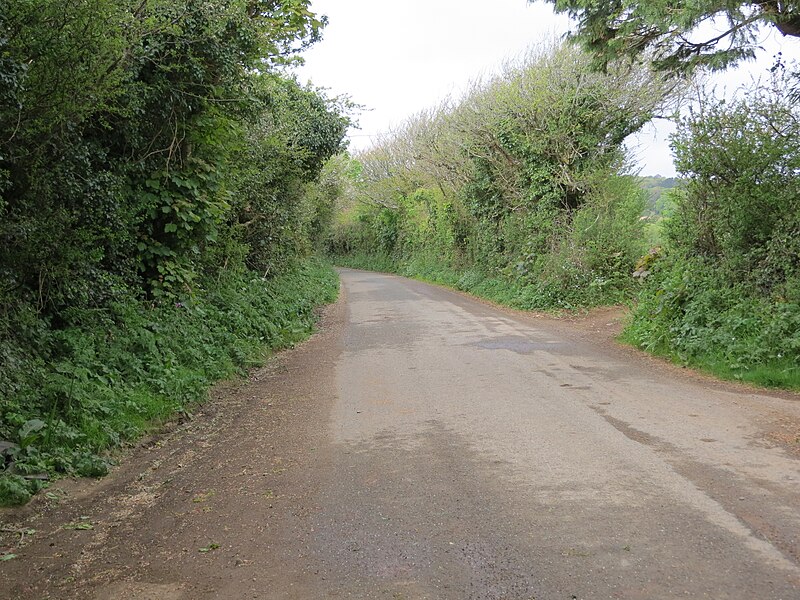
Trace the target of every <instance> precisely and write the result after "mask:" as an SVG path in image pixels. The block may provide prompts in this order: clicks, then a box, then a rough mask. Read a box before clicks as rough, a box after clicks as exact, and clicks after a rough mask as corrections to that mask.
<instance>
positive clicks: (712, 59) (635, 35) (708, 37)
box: [548, 0, 800, 72]
mask: <svg viewBox="0 0 800 600" xmlns="http://www.w3.org/2000/svg"><path fill="white" fill-rule="evenodd" d="M548 2H550V3H551V4H553V5H554V6H555V10H556V11H557V12H560V13H567V14H569V15H570V16H571V17H573V18H575V19H577V21H578V29H577V31H575V32H574V33H573V34H572V37H573V38H574V39H576V40H577V41H578V42H580V43H581V45H582V46H583V47H584V48H585V49H586V50H589V51H590V52H591V53H592V54H593V56H594V57H595V61H596V66H597V67H599V68H605V67H606V65H607V64H608V62H609V61H611V60H613V59H614V58H618V57H623V56H627V57H632V58H640V57H642V55H643V54H645V53H649V56H650V58H651V59H652V62H653V64H654V66H655V67H656V68H658V69H662V70H668V71H674V72H690V71H692V70H694V69H696V68H697V67H701V66H702V67H706V68H710V69H712V70H719V69H724V68H726V67H728V66H731V65H734V64H736V63H738V62H740V61H742V60H746V59H749V58H752V57H753V56H754V52H755V50H756V49H757V48H758V37H757V36H758V33H759V31H760V30H761V29H762V28H763V27H764V26H770V27H774V28H776V29H777V30H778V31H780V32H781V33H782V34H783V35H786V36H793V37H800V3H798V2H791V1H789V2H784V1H782V0H772V1H768V2H725V1H722V0H705V1H699V2H698V1H687V0H682V1H680V2H665V1H664V0H657V1H652V2H633V1H632V0H612V1H609V2H598V1H597V0H548Z"/></svg>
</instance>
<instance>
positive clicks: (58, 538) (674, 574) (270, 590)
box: [0, 270, 800, 600]
mask: <svg viewBox="0 0 800 600" xmlns="http://www.w3.org/2000/svg"><path fill="white" fill-rule="evenodd" d="M342 281H343V287H342V297H341V298H340V301H339V303H338V304H336V305H334V306H333V307H330V308H329V309H328V310H327V311H326V313H325V316H324V318H323V320H322V323H321V332H320V333H319V334H318V335H316V336H315V337H314V338H312V339H311V340H310V341H309V342H307V343H305V344H303V345H301V346H300V347H298V348H296V349H294V350H292V351H289V352H286V353H283V354H281V355H280V356H278V357H277V358H276V359H274V360H273V361H271V362H270V364H269V365H268V366H267V367H265V368H264V369H261V370H259V371H257V372H256V373H254V374H253V376H252V377H251V379H250V381H248V382H245V383H240V384H235V385H233V384H231V385H228V386H226V387H224V388H221V389H220V390H218V391H217V393H216V394H215V397H214V398H213V399H212V401H211V402H209V403H208V404H207V405H206V406H205V407H204V408H203V410H202V412H200V413H198V414H197V415H195V416H194V418H193V419H192V420H190V421H188V422H186V423H183V424H181V425H179V426H176V427H174V428H173V429H172V430H171V431H170V432H169V433H166V434H163V435H160V436H157V437H154V438H153V439H152V440H150V441H149V442H148V443H145V444H143V445H142V446H141V447H139V448H137V449H135V450H134V451H132V452H131V453H130V454H129V455H128V456H127V457H126V458H125V460H124V462H123V464H122V466H121V467H120V468H118V469H117V470H116V471H115V473H114V474H112V475H111V476H110V477H109V478H106V479H104V480H102V481H100V482H94V483H87V482H65V483H63V484H61V485H60V486H59V487H60V488H61V489H63V490H64V491H63V493H60V492H56V493H51V495H50V498H46V497H44V496H41V497H39V498H38V499H37V500H36V501H35V502H34V503H32V504H31V505H30V506H29V507H26V508H25V509H23V510H16V511H4V512H0V520H2V521H3V522H4V528H5V529H8V530H13V529H19V530H24V529H35V530H36V532H35V533H33V534H29V535H27V536H26V539H25V540H24V541H23V544H22V545H21V546H20V548H19V549H18V550H17V551H16V552H17V554H18V558H16V559H14V560H10V561H7V562H3V563H0V597H2V598H9V599H10V598H20V599H28V598H31V599H33V598H36V599H40V598H82V599H87V598H97V599H99V600H112V599H114V600H116V599H127V598H130V599H142V600H144V599H148V600H150V599H152V600H155V599H159V600H195V599H207V598H208V599H210V598H219V599H239V598H264V599H276V600H284V599H286V600H288V599H293V600H294V599H297V600H306V599H310V600H314V599H317V598H320V599H323V598H356V599H359V598H364V599H366V598H379V599H387V600H400V599H423V598H428V599H440V598H441V599H453V600H466V599H508V600H531V599H535V600H572V599H576V598H577V599H580V600H585V599H586V600H588V599H594V598H625V599H648V600H650V599H661V598H711V599H715V600H722V599H732V598H735V599H743V600H745V599H746V600H773V599H774V600H778V599H782V600H796V599H798V598H800V402H798V397H797V396H793V395H792V394H788V393H770V392H758V391H754V390H753V389H749V388H746V387H743V386H737V385H735V384H724V383H718V382H714V381H713V380H711V379H709V378H706V377H703V376H697V375H693V374H691V373H688V372H687V371H686V370H681V369H679V368H677V367H673V366H671V365H666V364H664V363H663V362H662V361H659V360H656V359H652V358H649V357H647V356H645V355H643V354H640V353H638V352H636V351H634V350H632V349H627V348H624V347H621V346H618V345H617V344H615V343H614V342H613V340H612V337H613V335H612V332H613V331H616V330H617V329H618V327H619V325H618V323H617V320H618V319H617V316H616V313H613V312H609V311H601V312H599V313H595V314H594V315H590V316H589V317H587V318H583V319H573V320H557V319H552V318H548V317H541V316H535V315H526V314H522V313H517V312H514V311H508V310H503V309H498V308H495V307H493V306H490V305H488V304H486V303H482V302H479V301H476V300H473V299H471V298H468V297H465V296H463V295H461V294H457V293H455V292H451V291H447V290H444V289H441V288H438V287H434V286H429V285H426V284H423V283H419V282H415V281H410V280H407V279H403V278H400V277H393V276H386V275H379V274H374V273H365V272H359V271H350V270H343V271H342ZM80 523H89V524H90V525H91V529H88V528H87V529H80V528H78V529H76V528H74V527H75V526H76V525H77V524H80ZM65 525H66V528H65V527H64V526H65ZM3 535H4V537H3V538H2V539H3V541H4V543H5V544H6V545H8V544H10V543H12V542H13V540H14V539H15V538H14V536H19V535H20V534H14V533H11V532H6V533H4V534H3Z"/></svg>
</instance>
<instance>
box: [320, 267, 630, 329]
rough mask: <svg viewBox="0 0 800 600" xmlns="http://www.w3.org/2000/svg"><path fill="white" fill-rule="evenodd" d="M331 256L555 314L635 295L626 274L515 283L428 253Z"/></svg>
mask: <svg viewBox="0 0 800 600" xmlns="http://www.w3.org/2000/svg"><path fill="white" fill-rule="evenodd" d="M329 258H330V260H331V261H332V262H333V263H334V264H336V265H337V266H340V267H350V268H353V269H363V270H366V271H378V272H382V273H395V274H398V275H403V276H404V277H410V278H412V279H418V280H420V281H427V282H430V283H436V284H439V285H444V286H445V287H450V288H453V289H456V290H460V291H462V292H467V293H469V294H472V295H473V296H478V297H480V298H484V299H486V300H491V301H492V302H496V303H497V304H501V305H503V306H508V307H510V308H515V309H518V310H535V311H542V312H550V313H555V314H557V313H561V312H564V311H578V310H584V309H587V308H593V307H597V306H613V305H618V304H626V303H628V302H630V300H631V298H632V293H631V290H632V289H633V287H634V286H632V285H631V283H630V282H629V281H625V280H624V278H623V277H620V278H619V280H609V281H603V282H600V283H598V280H596V279H588V280H587V279H583V278H581V277H580V276H579V277H576V278H574V279H566V280H565V279H561V280H550V281H544V282H540V283H538V284H531V283H516V282H513V281H509V280H507V279H503V278H500V277H496V276H492V275H488V274H486V273H483V272H482V271H481V270H479V269H475V268H472V269H465V270H456V269H453V268H452V267H449V266H447V265H444V264H442V263H441V262H440V261H437V260H435V259H430V258H428V257H414V258H411V259H408V260H398V259H395V258H393V257H391V256H387V255H385V254H375V255H370V254H348V255H334V256H331V257H329ZM628 279H630V278H629V277H628Z"/></svg>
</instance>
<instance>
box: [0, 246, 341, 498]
mask: <svg viewBox="0 0 800 600" xmlns="http://www.w3.org/2000/svg"><path fill="white" fill-rule="evenodd" d="M208 284H209V285H208V290H207V292H206V293H205V294H203V296H202V297H200V296H198V297H196V298H194V299H192V300H188V301H185V302H182V303H170V304H163V305H160V306H157V307H147V306H143V305H142V304H141V303H125V304H116V305H113V306H110V307H108V309H106V310H103V311H86V312H84V313H82V314H80V315H76V316H75V318H74V319H73V323H72V324H71V325H70V326H69V327H66V328H64V329H60V330H53V329H50V328H48V327H47V326H46V325H44V324H41V323H38V324H37V323H33V324H32V326H34V327H38V331H36V333H35V335H34V338H33V339H35V345H31V346H30V347H28V348H26V349H25V350H26V352H25V353H24V354H22V355H18V356H17V357H16V360H17V362H16V363H15V364H14V365H13V366H14V368H13V369H7V370H3V371H2V373H0V390H2V391H3V394H2V396H0V410H2V413H3V415H4V417H3V420H2V423H0V438H2V439H5V440H14V441H15V442H16V444H17V446H18V447H17V448H13V449H6V451H5V458H6V460H7V461H8V463H9V464H7V471H10V472H11V473H7V474H6V475H5V476H3V477H0V505H2V504H14V503H20V502H24V501H26V500H27V499H28V497H29V495H30V493H31V492H33V491H35V490H36V489H37V487H39V485H40V484H41V480H39V479H36V478H32V479H25V477H26V476H31V475H39V474H42V473H49V474H53V475H59V474H60V475H79V476H98V475H103V474H104V473H105V472H106V470H107V468H108V462H107V458H106V452H107V451H108V450H111V449H113V448H115V447H118V446H120V445H124V444H125V443H128V442H130V441H132V440H135V439H136V438H137V437H138V436H140V435H141V434H142V433H143V432H146V431H149V430H151V429H152V428H153V427H157V426H158V425H159V424H160V423H161V422H163V421H164V420H165V419H169V418H170V417H172V416H173V415H174V414H176V413H182V412H189V411H191V409H192V406H193V405H195V404H197V403H198V402H201V401H202V400H203V399H204V398H205V396H206V392H207V391H208V389H209V387H210V386H211V385H212V384H213V383H215V382H216V381H218V380H220V379H224V378H227V377H230V376H232V375H235V374H237V373H242V372H244V371H245V370H246V369H247V368H248V367H252V366H255V365H259V364H261V363H262V362H263V361H264V359H265V357H266V356H267V354H268V352H269V351H270V350H274V349H277V348H282V347H286V346H288V345H291V344H293V343H295V342H297V341H299V340H301V339H303V338H304V337H306V336H308V335H309V333H310V332H311V330H312V328H313V325H314V323H315V321H316V312H315V309H316V308H317V307H318V306H320V305H321V304H325V303H329V302H332V301H333V300H335V298H336V295H337V292H338V277H337V275H336V273H335V272H334V271H333V269H332V268H331V267H330V266H329V265H328V264H327V263H324V262H322V261H319V260H317V259H311V260H307V261H304V262H302V263H299V264H297V265H296V266H294V267H292V268H291V269H289V270H288V271H286V272H285V273H283V274H281V275H279V276H277V277H274V278H271V279H266V280H265V279H263V278H261V277H260V276H258V275H256V274H255V273H252V272H249V271H245V270H241V271H239V272H233V273H226V274H224V275H223V276H221V277H219V278H215V279H214V280H213V281H209V282H208Z"/></svg>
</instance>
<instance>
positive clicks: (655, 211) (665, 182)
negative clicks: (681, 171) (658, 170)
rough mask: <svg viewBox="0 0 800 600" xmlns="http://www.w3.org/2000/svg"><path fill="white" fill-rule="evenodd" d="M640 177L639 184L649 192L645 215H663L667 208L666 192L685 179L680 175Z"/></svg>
mask: <svg viewBox="0 0 800 600" xmlns="http://www.w3.org/2000/svg"><path fill="white" fill-rule="evenodd" d="M638 179H639V185H641V186H642V189H644V190H645V191H647V193H648V198H647V207H646V208H645V211H644V212H645V215H648V216H654V217H658V216H661V215H662V214H663V213H664V211H665V209H666V208H667V206H666V198H665V197H664V196H663V194H664V192H665V191H667V190H669V189H672V188H674V187H677V186H679V185H681V183H682V181H683V180H681V179H679V178H678V177H661V176H660V175H649V176H645V177H639V178H638Z"/></svg>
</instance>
